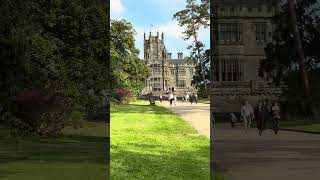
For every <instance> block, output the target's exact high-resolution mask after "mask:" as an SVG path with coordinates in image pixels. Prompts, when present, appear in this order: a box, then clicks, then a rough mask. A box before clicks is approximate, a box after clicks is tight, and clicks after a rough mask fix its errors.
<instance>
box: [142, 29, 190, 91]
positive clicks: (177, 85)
mask: <svg viewBox="0 0 320 180" xmlns="http://www.w3.org/2000/svg"><path fill="white" fill-rule="evenodd" d="M177 55H178V56H177V58H176V59H174V58H172V53H169V52H168V51H167V49H166V46H165V41H164V34H163V33H162V34H161V37H160V36H159V32H157V35H155V36H154V35H152V33H151V32H150V33H149V37H148V38H147V37H146V34H145V33H144V58H143V61H144V63H145V64H146V65H147V66H148V67H149V68H150V71H151V75H150V77H149V78H148V79H147V80H146V81H145V88H144V93H152V94H154V95H156V94H160V93H165V92H174V93H175V94H178V95H179V96H182V95H183V94H185V93H193V92H195V91H196V89H195V88H194V87H193V86H192V83H191V82H192V79H193V75H194V73H195V71H196V69H195V67H196V62H195V60H193V59H190V58H184V57H183V53H178V54H177Z"/></svg>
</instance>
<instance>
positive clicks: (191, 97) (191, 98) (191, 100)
mask: <svg viewBox="0 0 320 180" xmlns="http://www.w3.org/2000/svg"><path fill="white" fill-rule="evenodd" d="M189 99H190V103H191V105H192V103H193V101H194V95H193V94H190V97H189Z"/></svg>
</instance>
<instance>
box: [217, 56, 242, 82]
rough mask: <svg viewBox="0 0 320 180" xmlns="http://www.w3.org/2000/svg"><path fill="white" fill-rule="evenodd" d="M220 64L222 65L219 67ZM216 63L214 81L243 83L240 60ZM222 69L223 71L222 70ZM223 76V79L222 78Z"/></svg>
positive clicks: (226, 60) (224, 60)
mask: <svg viewBox="0 0 320 180" xmlns="http://www.w3.org/2000/svg"><path fill="white" fill-rule="evenodd" d="M219 63H221V64H220V65H219ZM219 63H215V70H214V71H215V72H214V80H215V81H241V80H242V78H243V77H242V76H243V74H242V69H241V65H240V60H238V59H222V60H220V61H219ZM220 68H221V69H220ZM220 76H221V77H220Z"/></svg>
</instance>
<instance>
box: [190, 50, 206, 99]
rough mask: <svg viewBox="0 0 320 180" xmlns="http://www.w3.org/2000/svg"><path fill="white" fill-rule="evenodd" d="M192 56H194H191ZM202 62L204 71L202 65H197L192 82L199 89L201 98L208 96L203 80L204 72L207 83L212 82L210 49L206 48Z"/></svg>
mask: <svg viewBox="0 0 320 180" xmlns="http://www.w3.org/2000/svg"><path fill="white" fill-rule="evenodd" d="M190 58H192V57H190ZM201 58H202V60H201V61H202V63H203V71H202V67H201V66H199V65H198V66H196V72H195V75H194V76H193V79H192V82H191V84H192V85H194V86H195V87H196V88H197V89H198V94H199V96H200V97H201V98H208V93H207V90H206V87H205V86H204V83H202V82H203V74H202V73H203V72H204V77H205V81H206V83H207V84H209V83H210V50H209V49H208V50H206V51H205V52H203V53H202V55H201Z"/></svg>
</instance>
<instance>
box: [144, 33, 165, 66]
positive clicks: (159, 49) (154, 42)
mask: <svg viewBox="0 0 320 180" xmlns="http://www.w3.org/2000/svg"><path fill="white" fill-rule="evenodd" d="M164 59H167V53H166V47H165V44H164V34H163V33H162V34H161V37H160V36H159V32H157V35H155V36H154V35H152V33H151V32H150V33H149V37H148V38H147V37H146V33H144V60H146V62H154V61H159V60H164Z"/></svg>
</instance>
